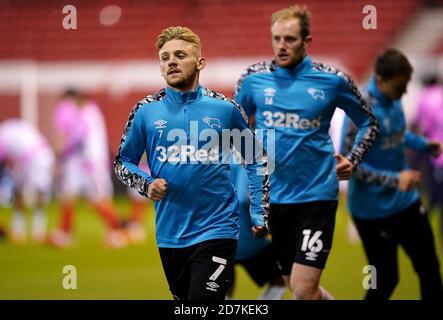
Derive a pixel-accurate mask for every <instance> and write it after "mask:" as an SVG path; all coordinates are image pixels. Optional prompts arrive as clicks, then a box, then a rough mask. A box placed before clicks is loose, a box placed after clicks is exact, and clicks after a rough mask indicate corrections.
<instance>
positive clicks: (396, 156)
mask: <svg viewBox="0 0 443 320" xmlns="http://www.w3.org/2000/svg"><path fill="white" fill-rule="evenodd" d="M365 91H366V92H365V97H366V100H367V101H368V103H369V104H370V105H371V106H372V110H373V111H374V113H375V116H376V117H377V120H378V122H379V123H380V133H379V135H378V136H377V138H376V139H375V141H374V145H373V147H372V148H371V150H370V151H369V153H368V155H367V156H366V158H365V159H364V161H363V162H362V163H361V165H360V167H359V168H357V170H356V171H355V173H354V174H353V175H352V177H351V180H350V182H349V190H348V197H347V204H348V208H349V211H350V212H351V214H352V215H353V216H355V217H357V218H360V219H367V220H370V219H379V218H385V217H389V216H392V215H394V214H396V213H399V212H401V211H403V210H404V209H406V208H408V207H409V206H411V205H412V204H413V203H414V202H416V201H417V200H418V199H419V194H418V191H417V190H416V189H414V190H411V191H408V192H402V191H400V190H399V189H398V188H397V186H398V176H399V173H400V171H402V170H405V169H407V168H408V167H407V164H406V159H405V148H412V149H415V150H417V151H422V152H424V151H426V149H427V140H426V139H425V138H424V137H422V136H418V135H416V134H414V133H412V132H410V131H409V130H406V124H405V117H404V113H403V106H402V103H401V100H390V99H388V98H386V97H385V96H384V95H383V94H382V93H381V92H380V91H379V90H378V88H377V85H376V83H375V77H372V78H371V80H370V82H369V85H368V88H367V90H365ZM354 137H355V126H354V124H353V123H352V121H350V120H349V118H345V122H344V125H343V132H342V146H343V148H342V150H343V151H346V148H349V146H350V145H352V143H353V139H354Z"/></svg>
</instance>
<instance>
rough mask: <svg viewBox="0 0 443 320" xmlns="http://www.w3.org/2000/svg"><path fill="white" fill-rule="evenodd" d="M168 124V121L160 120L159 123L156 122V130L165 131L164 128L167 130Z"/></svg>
mask: <svg viewBox="0 0 443 320" xmlns="http://www.w3.org/2000/svg"><path fill="white" fill-rule="evenodd" d="M167 123H168V122H167V121H166V120H163V119H159V120H157V121H155V122H154V124H155V128H156V129H163V128H166V124H167Z"/></svg>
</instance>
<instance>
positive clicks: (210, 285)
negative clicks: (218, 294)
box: [206, 282, 220, 291]
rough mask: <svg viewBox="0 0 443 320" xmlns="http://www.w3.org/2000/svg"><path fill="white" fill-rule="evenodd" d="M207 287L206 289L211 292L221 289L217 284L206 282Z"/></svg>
mask: <svg viewBox="0 0 443 320" xmlns="http://www.w3.org/2000/svg"><path fill="white" fill-rule="evenodd" d="M206 285H207V286H208V287H207V288H206V289H207V290H211V291H217V288H218V287H220V286H219V285H218V284H216V283H215V282H206Z"/></svg>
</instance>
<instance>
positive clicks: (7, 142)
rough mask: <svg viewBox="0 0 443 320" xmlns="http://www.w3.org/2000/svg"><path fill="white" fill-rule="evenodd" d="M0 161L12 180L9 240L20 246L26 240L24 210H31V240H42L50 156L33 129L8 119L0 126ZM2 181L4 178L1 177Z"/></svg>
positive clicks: (41, 139) (48, 185)
mask: <svg viewBox="0 0 443 320" xmlns="http://www.w3.org/2000/svg"><path fill="white" fill-rule="evenodd" d="M0 161H2V162H3V163H4V166H3V169H5V170H7V171H8V172H9V174H10V177H11V178H12V187H13V188H14V198H13V199H14V200H13V201H14V213H13V215H12V222H11V228H10V234H9V237H10V240H11V241H12V242H14V243H24V242H25V241H26V238H27V231H26V218H25V216H24V214H25V211H26V208H27V206H29V207H31V208H32V213H33V214H32V226H31V239H32V240H33V241H34V242H38V243H43V242H44V241H45V240H46V229H47V215H46V212H45V208H44V207H45V205H46V204H47V202H48V201H49V200H50V196H51V191H52V181H53V166H54V153H53V151H52V149H51V147H50V145H49V143H48V141H47V140H46V138H45V137H44V136H43V134H41V133H40V132H39V131H38V130H37V129H36V128H35V127H34V126H32V125H31V124H29V123H27V122H25V121H23V120H20V119H10V120H6V121H4V122H2V123H1V124H0ZM2 177H5V178H6V177H7V174H6V176H4V175H3V174H2Z"/></svg>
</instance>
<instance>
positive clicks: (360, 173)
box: [354, 163, 399, 188]
mask: <svg viewBox="0 0 443 320" xmlns="http://www.w3.org/2000/svg"><path fill="white" fill-rule="evenodd" d="M354 177H355V178H357V179H359V180H363V181H364V182H366V183H374V184H378V185H382V186H385V187H389V188H397V187H398V181H399V180H398V179H399V172H396V171H391V170H381V169H377V168H374V167H373V166H370V165H368V164H366V163H364V164H362V165H360V166H359V167H358V168H357V169H356V170H355V173H354Z"/></svg>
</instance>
